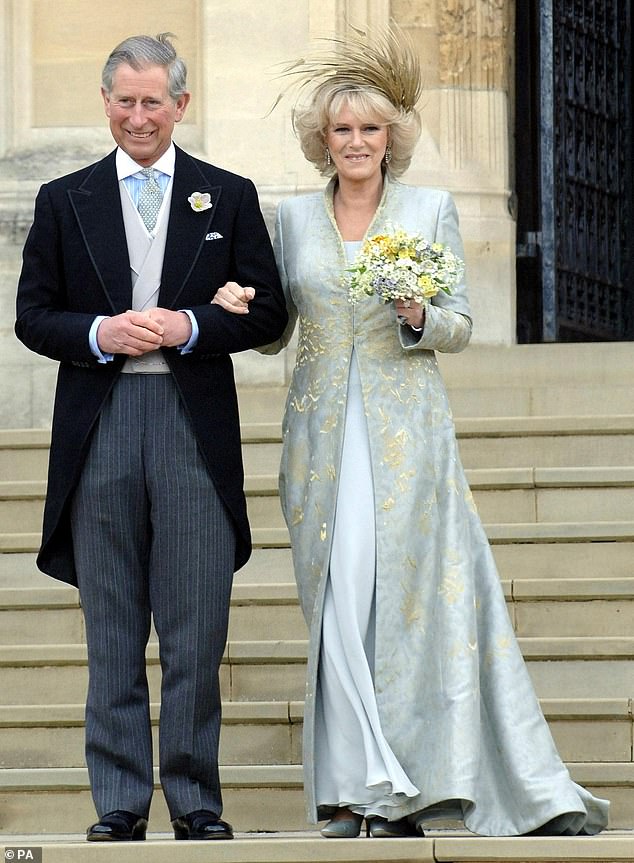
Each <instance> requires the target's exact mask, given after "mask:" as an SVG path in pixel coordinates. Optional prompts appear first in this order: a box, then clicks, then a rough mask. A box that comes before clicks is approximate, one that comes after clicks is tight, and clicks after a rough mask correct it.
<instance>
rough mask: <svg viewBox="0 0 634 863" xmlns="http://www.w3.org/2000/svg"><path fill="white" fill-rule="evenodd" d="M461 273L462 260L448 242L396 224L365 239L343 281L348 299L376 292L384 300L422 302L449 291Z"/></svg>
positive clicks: (462, 268) (352, 299) (352, 300)
mask: <svg viewBox="0 0 634 863" xmlns="http://www.w3.org/2000/svg"><path fill="white" fill-rule="evenodd" d="M463 273H464V263H463V262H462V261H461V260H460V258H458V257H457V256H456V255H454V253H453V252H452V251H451V249H450V248H449V247H448V246H444V245H442V243H430V242H428V241H427V240H426V239H425V238H424V237H422V236H421V235H420V234H407V233H406V232H405V231H403V230H402V229H400V228H399V229H396V230H394V231H392V232H390V233H389V234H378V235H377V236H375V237H370V238H369V239H367V240H366V241H365V243H364V244H363V246H362V247H361V250H360V251H359V254H358V255H357V258H356V260H355V262H354V264H353V265H352V266H351V267H348V268H347V270H346V275H345V276H344V283H345V284H346V286H347V288H348V299H349V300H350V302H351V303H357V302H358V301H359V300H360V299H361V298H362V297H364V296H368V295H370V296H371V295H372V294H376V295H377V297H379V299H380V300H382V302H384V303H389V302H390V301H391V300H399V299H403V300H407V299H410V300H414V301H415V302H417V303H421V304H422V305H424V304H425V303H426V302H427V301H428V300H429V299H430V298H431V297H433V296H435V295H436V294H437V293H438V292H439V291H444V292H445V293H446V294H450V293H451V287H452V285H455V284H457V283H458V282H459V281H460V280H461V278H462V275H463Z"/></svg>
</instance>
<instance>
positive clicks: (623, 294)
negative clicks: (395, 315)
mask: <svg viewBox="0 0 634 863" xmlns="http://www.w3.org/2000/svg"><path fill="white" fill-rule="evenodd" d="M632 59H633V37H632V12H631V0H532V2H527V3H521V4H520V3H518V4H517V7H516V69H517V74H516V110H515V117H516V121H515V142H516V149H515V154H516V159H515V163H516V176H515V188H516V193H517V228H518V248H517V315H518V318H517V338H518V341H519V342H542V341H559V342H563V341H617V340H630V339H634V260H633V250H634V196H633V183H632V160H633V158H634V147H633V143H632V126H633V117H634V111H633V87H632V71H633V63H632Z"/></svg>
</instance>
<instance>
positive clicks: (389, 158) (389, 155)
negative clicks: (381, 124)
mask: <svg viewBox="0 0 634 863" xmlns="http://www.w3.org/2000/svg"><path fill="white" fill-rule="evenodd" d="M384 158H385V164H386V165H389V164H390V162H391V161H392V145H391V144H388V145H387V147H386V148H385V156H384Z"/></svg>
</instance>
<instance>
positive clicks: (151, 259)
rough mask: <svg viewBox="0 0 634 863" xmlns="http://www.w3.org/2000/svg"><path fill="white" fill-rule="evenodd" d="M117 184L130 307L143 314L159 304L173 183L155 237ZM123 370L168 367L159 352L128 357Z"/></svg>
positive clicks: (153, 371)
mask: <svg viewBox="0 0 634 863" xmlns="http://www.w3.org/2000/svg"><path fill="white" fill-rule="evenodd" d="M119 185H120V194H121V206H122V209H123V224H124V226H125V235H126V240H127V243H128V256H129V258H130V275H131V278H132V308H133V309H134V311H136V312H142V311H143V310H144V309H151V308H153V307H154V306H156V305H157V304H158V295H159V289H160V287H161V273H162V271H163V258H164V256H165V241H166V239H167V225H168V221H169V219H168V218H167V216H166V213H169V206H170V198H171V196H172V184H171V183H170V184H169V186H168V187H167V190H166V192H165V195H164V198H163V207H162V213H163V217H162V218H161V219H160V221H159V223H158V231H157V233H156V235H155V236H152V235H150V234H149V233H148V231H147V229H146V227H145V225H144V224H143V221H142V219H141V216H140V215H139V212H138V210H137V208H136V207H135V206H134V203H133V201H132V199H131V197H130V195H129V194H128V191H127V189H126V188H125V186H124V184H123V183H120V184H119ZM122 371H124V372H127V373H132V374H168V373H169V366H168V365H167V363H166V362H165V359H164V357H163V353H162V351H152V352H151V353H149V354H145V355H144V356H142V357H128V359H127V360H126V361H125V364H124V366H123V369H122Z"/></svg>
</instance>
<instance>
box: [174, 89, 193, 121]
mask: <svg viewBox="0 0 634 863" xmlns="http://www.w3.org/2000/svg"><path fill="white" fill-rule="evenodd" d="M191 97H192V94H191V93H188V92H187V91H186V92H185V93H181V95H180V96H179V97H178V99H177V100H176V116H175V117H174V122H175V123H180V121H181V120H182V119H183V117H184V115H185V109H186V108H187V106H188V105H189V100H190V99H191Z"/></svg>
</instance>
